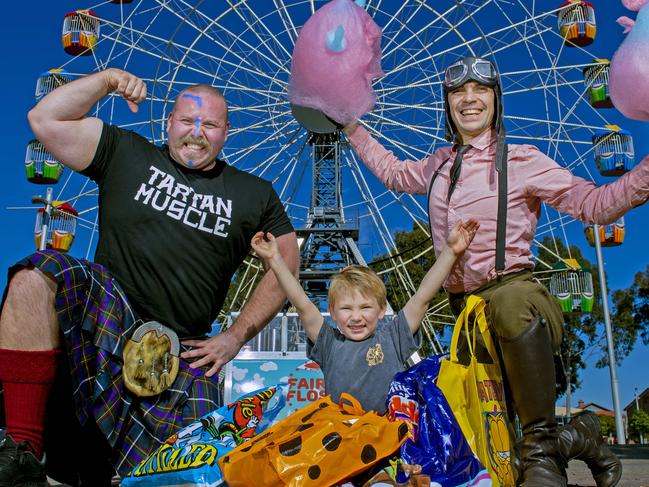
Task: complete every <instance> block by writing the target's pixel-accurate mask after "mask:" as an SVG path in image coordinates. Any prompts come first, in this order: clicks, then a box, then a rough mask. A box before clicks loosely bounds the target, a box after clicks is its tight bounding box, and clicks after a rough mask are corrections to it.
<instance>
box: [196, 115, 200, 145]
mask: <svg viewBox="0 0 649 487" xmlns="http://www.w3.org/2000/svg"><path fill="white" fill-rule="evenodd" d="M200 128H201V117H199V116H198V115H196V118H194V138H195V139H198V136H199V133H200Z"/></svg>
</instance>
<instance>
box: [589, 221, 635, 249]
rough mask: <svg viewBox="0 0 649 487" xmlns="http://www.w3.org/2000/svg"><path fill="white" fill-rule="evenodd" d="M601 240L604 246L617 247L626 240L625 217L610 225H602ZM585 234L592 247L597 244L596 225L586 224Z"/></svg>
mask: <svg viewBox="0 0 649 487" xmlns="http://www.w3.org/2000/svg"><path fill="white" fill-rule="evenodd" d="M598 228H599V242H600V245H601V246H602V247H616V246H618V245H622V243H623V242H624V234H625V228H624V218H620V219H619V220H617V221H616V222H614V223H611V224H610V225H600V226H599V227H598ZM584 234H585V235H586V240H588V243H589V244H590V246H591V247H594V246H595V226H594V225H589V224H586V225H584Z"/></svg>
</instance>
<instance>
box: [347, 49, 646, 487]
mask: <svg viewBox="0 0 649 487" xmlns="http://www.w3.org/2000/svg"><path fill="white" fill-rule="evenodd" d="M443 85H444V105H445V111H446V134H447V138H448V140H449V141H451V142H452V143H453V145H452V146H450V147H442V148H440V149H437V150H436V151H435V152H434V153H433V154H431V155H430V156H429V157H426V158H424V159H421V160H419V161H413V160H404V161H402V160H399V159H398V158H397V157H396V156H395V155H394V154H393V153H392V152H391V151H388V150H386V149H385V148H384V147H383V146H381V144H380V143H379V142H377V141H376V140H375V139H374V138H373V137H372V136H371V135H370V133H369V132H368V131H367V130H366V128H365V127H363V126H361V125H356V124H354V125H350V126H348V127H346V128H345V132H346V133H347V135H348V137H349V140H350V142H351V145H352V147H353V149H354V150H355V152H356V153H357V154H358V155H359V157H360V158H361V159H362V160H363V162H364V163H365V165H366V166H367V167H368V168H369V169H370V170H371V171H372V172H373V173H374V175H375V176H376V177H378V178H379V179H380V180H381V181H382V182H383V183H384V184H385V185H386V186H387V187H389V188H390V189H392V190H395V191H400V192H407V193H414V194H428V211H429V219H430V229H431V236H432V238H433V244H434V245H435V252H436V253H439V251H440V250H441V246H440V245H439V244H440V243H443V242H445V241H446V236H447V234H448V232H449V231H450V229H451V228H453V225H454V224H455V223H456V222H457V221H458V220H462V219H466V218H469V217H472V216H474V217H478V219H479V221H480V230H479V231H478V233H477V234H476V236H475V238H474V240H473V242H472V243H471V245H470V246H469V248H468V249H467V250H466V252H465V254H464V256H462V257H461V258H460V259H459V260H458V263H457V264H456V265H455V267H454V269H453V271H452V272H451V274H450V275H449V277H448V279H447V281H446V283H445V288H446V290H447V292H448V294H449V301H450V304H451V307H452V309H453V311H454V313H456V314H458V313H459V312H461V310H462V308H463V307H464V296H466V295H468V294H477V295H480V296H481V297H483V298H484V299H485V301H487V303H488V314H487V316H488V320H489V325H490V327H491V330H492V333H493V335H494V336H495V338H496V340H497V342H498V345H499V347H500V350H501V352H502V358H503V373H504V375H505V378H506V382H507V384H508V392H509V399H510V402H511V403H513V409H514V411H515V412H516V414H517V415H518V417H519V419H520V421H521V425H522V429H523V437H522V438H521V439H520V440H519V441H518V443H517V452H518V457H519V461H520V462H519V472H518V481H517V483H518V484H520V485H523V486H525V487H541V486H543V487H547V486H555V485H556V486H565V485H566V483H567V482H566V474H565V467H566V464H567V461H568V460H569V459H571V458H579V459H582V460H584V461H586V463H587V464H588V466H589V467H590V469H591V471H592V473H593V475H594V477H595V480H596V482H597V485H598V487H604V486H606V487H610V486H614V485H616V484H617V483H618V481H619V479H620V476H621V473H622V472H621V466H620V463H619V460H618V459H617V458H616V457H615V456H614V455H613V454H612V453H610V451H609V450H608V449H607V448H606V447H605V446H603V445H600V443H599V441H598V440H599V424H598V422H597V419H596V417H595V416H594V415H593V414H592V413H591V414H585V415H581V416H578V417H576V418H575V419H573V421H572V422H571V423H570V424H569V425H567V426H566V427H564V428H563V429H561V430H559V429H558V427H557V423H556V419H555V416H554V405H555V401H556V394H555V382H556V379H555V367H554V359H553V354H554V351H555V350H557V349H558V347H559V344H560V342H561V336H562V332H563V330H562V327H563V316H562V313H561V310H560V308H559V306H558V304H557V302H556V301H555V299H554V298H553V297H552V296H551V295H550V294H549V293H548V291H547V290H546V289H545V287H543V286H542V285H541V284H539V283H537V282H536V281H534V279H533V277H532V270H533V268H534V263H533V256H532V250H531V246H532V241H533V238H534V234H535V231H536V226H537V223H538V219H539V215H540V211H541V202H542V201H543V202H545V203H547V204H549V205H551V206H552V207H554V208H556V209H557V210H560V211H562V212H565V213H567V214H569V215H571V216H573V217H575V218H577V219H579V220H582V221H584V222H588V223H597V224H600V225H603V224H608V223H611V222H613V221H615V220H616V219H618V218H620V217H621V216H622V215H624V214H625V213H626V212H627V211H629V210H630V209H631V208H633V207H635V206H638V205H640V204H643V203H644V202H645V201H646V200H647V199H648V198H649V157H645V158H644V159H643V160H642V161H641V162H640V163H639V164H638V165H637V166H636V167H635V168H634V169H633V170H632V171H630V172H629V173H627V174H625V175H624V176H622V177H620V178H619V179H618V180H616V181H614V182H612V183H610V184H607V185H604V186H601V187H597V186H595V185H594V184H593V183H592V182H590V181H586V180H584V179H582V178H579V177H577V176H574V175H573V174H572V173H571V172H570V171H568V170H567V169H566V168H564V167H561V166H559V165H558V164H557V163H556V162H554V161H553V160H551V159H550V158H549V157H547V156H546V155H545V154H543V153H542V152H541V151H539V150H538V149H537V148H536V147H534V146H531V145H509V146H508V145H507V143H506V140H505V128H504V124H503V104H502V89H501V84H500V79H499V76H498V73H497V71H496V69H495V67H494V65H493V64H492V63H491V62H490V61H488V60H486V59H480V58H475V57H464V58H462V59H460V60H458V61H457V62H455V63H454V64H452V65H451V66H449V67H448V69H447V70H446V72H445V75H444V83H443Z"/></svg>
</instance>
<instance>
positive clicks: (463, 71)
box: [444, 57, 498, 91]
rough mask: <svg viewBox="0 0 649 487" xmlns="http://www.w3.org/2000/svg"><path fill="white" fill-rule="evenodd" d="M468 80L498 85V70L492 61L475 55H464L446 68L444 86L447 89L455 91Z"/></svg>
mask: <svg viewBox="0 0 649 487" xmlns="http://www.w3.org/2000/svg"><path fill="white" fill-rule="evenodd" d="M468 81H475V82H477V83H479V84H481V85H485V86H496V85H497V84H498V71H496V67H495V66H494V65H493V64H492V62H491V61H488V60H486V59H482V58H475V57H464V58H462V59H460V60H459V61H457V62H455V63H453V64H451V65H450V66H449V67H448V68H446V72H445V73H444V87H445V88H446V90H447V91H453V90H455V89H457V88H459V87H460V86H462V85H463V84H464V83H466V82H468Z"/></svg>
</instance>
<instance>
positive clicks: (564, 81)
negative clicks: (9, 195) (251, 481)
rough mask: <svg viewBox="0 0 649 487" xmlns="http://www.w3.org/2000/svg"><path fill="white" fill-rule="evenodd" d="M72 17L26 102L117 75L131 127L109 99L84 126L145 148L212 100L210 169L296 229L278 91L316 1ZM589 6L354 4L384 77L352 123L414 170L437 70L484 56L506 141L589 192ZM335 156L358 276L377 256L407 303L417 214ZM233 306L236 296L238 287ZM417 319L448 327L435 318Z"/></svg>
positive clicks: (436, 114)
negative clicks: (142, 89) (269, 192)
mask: <svg viewBox="0 0 649 487" xmlns="http://www.w3.org/2000/svg"><path fill="white" fill-rule="evenodd" d="M78 3H80V4H79V5H78V6H77V7H78V8H79V9H84V10H78V11H75V12H66V11H63V10H62V11H61V20H62V22H63V26H64V27H63V30H64V32H63V42H64V44H65V45H66V50H67V51H68V52H69V53H70V54H71V57H70V60H69V61H68V62H66V63H65V64H63V65H62V66H58V67H57V68H58V69H57V70H56V71H45V72H44V74H43V76H42V77H41V79H39V89H40V93H39V92H38V90H37V96H42V94H43V93H45V92H47V91H48V90H49V89H52V88H54V87H56V86H58V85H59V84H62V83H65V82H67V81H69V80H71V79H74V78H75V77H77V76H83V75H85V74H89V73H91V72H94V71H98V70H101V69H105V68H107V67H119V68H123V69H126V70H129V71H131V72H133V73H134V74H136V75H138V76H140V77H141V78H143V79H144V80H146V81H147V84H148V90H149V98H148V99H147V101H146V102H145V103H143V104H142V105H141V107H140V112H139V113H138V114H137V115H135V116H134V115H133V114H131V113H130V112H129V111H128V110H127V108H126V105H125V104H124V102H123V101H122V100H121V99H119V98H118V97H116V96H109V97H107V98H105V99H104V100H102V101H101V102H100V103H99V104H98V105H97V106H96V108H95V110H94V112H93V115H95V116H98V117H100V118H101V119H103V120H105V121H108V122H111V123H114V124H116V125H119V126H121V127H124V128H127V129H131V130H134V131H136V132H138V133H140V134H141V135H143V136H145V137H147V138H149V139H150V140H151V141H152V142H154V143H156V144H160V143H163V142H164V141H165V122H166V119H167V116H168V114H169V112H170V110H171V108H172V104H173V100H174V99H175V97H176V95H177V93H178V92H179V91H181V90H182V89H183V88H185V87H186V86H188V85H191V84H195V83H207V84H210V85H213V86H216V87H217V88H219V89H220V90H222V91H223V93H224V95H225V97H226V99H227V100H228V102H229V105H230V122H231V126H232V128H231V132H230V134H229V138H228V141H227V143H226V145H225V148H224V149H223V158H224V159H225V160H226V161H227V162H228V163H229V164H231V165H234V166H236V167H239V168H241V169H243V170H246V171H249V172H252V173H254V174H256V175H258V176H261V177H263V178H265V179H268V180H271V181H272V182H273V183H274V186H275V188H276V190H277V192H278V193H279V195H280V198H281V199H282V201H283V202H284V204H285V206H286V209H287V211H288V213H289V215H290V217H291V218H292V221H293V224H294V226H295V227H296V228H301V227H303V226H304V225H305V224H306V222H307V214H308V210H309V208H311V207H312V204H311V197H312V176H313V174H312V167H311V166H310V165H309V164H308V160H309V158H310V157H311V155H312V152H313V150H314V148H313V145H312V144H311V143H310V140H309V132H308V131H307V130H306V129H304V128H303V127H301V126H300V125H299V124H298V122H297V121H296V120H295V119H294V117H293V115H292V113H291V107H290V104H289V101H288V97H287V85H288V80H289V74H290V67H291V53H292V50H293V46H294V44H295V41H296V39H297V36H298V34H299V31H300V27H301V26H302V25H303V24H304V23H305V22H306V20H307V19H308V18H309V17H310V16H311V15H312V14H313V13H314V11H315V10H317V9H318V8H319V7H320V6H322V5H323V4H324V3H325V2H324V1H319V0H273V1H270V0H267V1H257V0H255V1H253V0H220V1H218V2H214V1H205V0H157V1H155V0H135V1H132V2H131V1H128V0H122V1H119V0H113V1H107V2H104V3H101V4H98V5H92V6H90V5H84V4H82V0H78ZM589 6H590V4H588V2H581V1H579V0H570V1H567V2H563V1H561V0H541V1H536V2H529V1H527V0H436V1H435V2H426V1H424V0H406V1H401V2H388V1H385V0H369V1H367V2H366V6H365V8H366V10H367V12H368V13H369V14H370V15H371V16H372V17H373V18H374V20H375V21H376V23H377V24H378V25H379V26H380V27H381V28H382V29H383V38H382V43H381V46H382V51H383V55H382V68H383V71H384V72H385V76H384V77H382V78H381V79H378V80H376V81H375V83H374V89H375V91H376V94H377V98H378V102H377V104H376V106H375V108H374V110H373V111H372V112H371V113H370V114H369V115H367V116H366V117H364V118H363V121H362V123H363V124H364V125H365V126H366V127H367V128H368V130H369V131H370V132H371V133H372V134H373V135H374V136H375V137H376V138H378V140H379V141H381V142H382V143H383V144H384V145H385V146H386V147H389V148H390V149H392V150H393V151H395V153H396V154H397V155H398V156H399V157H400V158H402V159H420V158H423V157H425V156H427V155H428V154H430V153H431V152H433V151H434V150H435V149H436V148H437V147H439V146H440V145H441V144H445V143H446V142H445V138H444V103H443V99H442V85H441V79H442V75H443V71H444V68H445V67H446V66H447V65H448V64H449V63H451V62H452V61H453V60H455V59H456V58H457V57H459V56H462V55H468V54H471V55H476V56H481V57H488V58H490V59H492V60H494V61H495V63H496V64H497V66H498V69H499V71H500V72H501V76H502V83H503V93H504V105H505V124H506V126H507V134H508V140H509V141H511V142H512V143H530V144H534V145H536V146H538V147H539V148H540V149H541V150H542V151H544V152H546V153H547V154H548V155H549V156H550V157H552V158H553V159H554V160H556V161H557V162H558V163H559V164H561V165H563V166H566V167H568V168H570V169H571V170H573V171H574V172H576V173H577V174H578V175H580V176H582V177H586V178H590V179H593V178H594V177H595V172H596V168H595V164H594V162H593V160H594V157H595V155H596V153H595V152H596V149H594V145H593V136H594V134H600V136H601V134H602V132H603V131H604V133H606V131H607V130H613V131H614V129H610V128H607V126H608V125H609V123H608V121H607V112H606V111H602V110H599V109H598V108H596V106H597V104H596V103H592V96H593V95H592V93H590V94H589V92H590V91H591V90H590V88H592V87H593V83H594V81H593V79H594V78H593V77H592V76H591V78H589V79H588V80H587V81H586V82H585V78H584V70H585V69H586V70H591V71H592V69H594V68H597V69H599V68H601V67H602V66H601V65H602V64H605V63H601V61H600V62H596V61H594V59H597V58H599V57H601V56H600V55H598V52H597V43H594V44H591V45H590V46H588V47H586V45H587V44H589V43H590V42H592V37H594V34H595V24H594V21H595V19H594V14H592V11H591V9H589ZM590 8H592V6H590ZM560 24H561V25H560ZM567 39H572V41H569V40H567ZM49 68H51V66H43V69H44V70H47V69H49ZM601 77H604V78H605V77H606V76H605V75H602V76H600V78H601ZM587 83H588V84H587ZM589 98H591V99H589ZM600 102H601V100H600ZM600 104H601V103H600ZM340 147H341V154H340V160H341V173H340V177H341V185H340V198H341V202H342V203H341V204H342V211H343V212H344V215H345V219H346V221H348V222H352V223H353V224H354V225H355V226H356V228H357V229H358V230H359V231H358V248H359V249H360V252H361V253H362V254H363V256H364V257H365V259H366V260H367V261H370V260H371V259H372V258H373V257H374V256H376V255H380V254H383V255H385V254H392V255H393V258H391V259H389V265H388V266H386V269H385V271H384V272H391V273H395V274H396V275H398V276H399V279H398V282H399V283H400V285H401V286H402V287H403V292H404V293H412V291H413V290H414V287H413V282H412V279H411V276H409V275H408V272H407V270H406V267H405V264H406V263H407V262H406V261H405V260H404V259H403V258H402V257H401V256H399V255H398V252H395V242H394V238H393V234H394V232H395V230H405V231H409V230H411V229H412V228H413V227H414V226H419V227H421V228H422V229H424V231H426V232H427V231H428V230H427V225H426V222H427V218H428V217H427V211H426V202H425V199H424V197H419V196H411V195H404V194H398V193H395V192H392V191H389V190H387V189H386V188H385V187H383V186H382V185H381V184H380V183H379V182H378V181H377V180H376V179H375V178H374V177H373V176H372V175H371V174H370V173H369V172H368V171H367V170H366V169H365V168H364V167H363V165H362V163H361V162H360V160H359V159H358V158H357V157H356V155H355V154H354V153H353V152H352V151H351V149H350V148H349V147H348V146H347V145H346V144H345V143H344V140H343V143H342V144H341V146H340ZM41 150H42V147H41ZM55 191H56V193H57V194H56V196H55V199H56V200H61V201H66V202H67V203H68V204H69V205H71V206H73V207H74V208H75V210H76V211H77V213H78V217H77V229H76V231H77V243H75V246H76V249H75V251H76V253H77V254H82V253H83V252H86V253H91V249H92V248H93V245H94V241H95V236H96V231H97V217H96V188H95V187H94V186H93V183H91V182H89V181H88V180H86V179H85V178H83V177H81V176H79V175H76V174H73V173H71V172H70V171H68V170H65V172H64V173H63V175H62V176H61V179H60V182H59V184H58V185H57V187H56V189H55ZM542 213H543V215H542V219H541V221H540V223H539V227H538V232H537V239H538V241H540V240H541V239H542V238H543V237H544V236H545V235H556V236H557V237H560V238H563V239H567V238H568V236H567V235H568V233H569V232H568V227H570V226H572V225H579V226H581V224H580V223H576V222H574V220H573V219H572V218H570V217H567V216H566V215H561V214H559V213H557V212H555V211H554V210H552V209H551V208H549V207H548V208H546V209H544V210H543V212H542ZM430 251H431V250H430V246H425V247H422V248H421V253H422V254H423V253H425V252H430ZM540 264H541V266H540V267H543V263H540ZM250 272H251V274H254V273H255V272H259V268H258V266H256V267H255V266H254V265H251V267H250ZM241 292H242V293H245V292H247V291H246V289H245V286H241ZM226 311H228V310H226ZM429 319H430V320H431V322H433V323H438V324H439V323H449V324H450V323H451V322H452V318H451V315H450V312H449V311H447V310H446V309H445V308H444V307H443V306H441V305H440V306H439V307H438V308H437V309H434V310H432V311H431V314H430V316H429ZM429 332H431V333H432V329H429Z"/></svg>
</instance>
